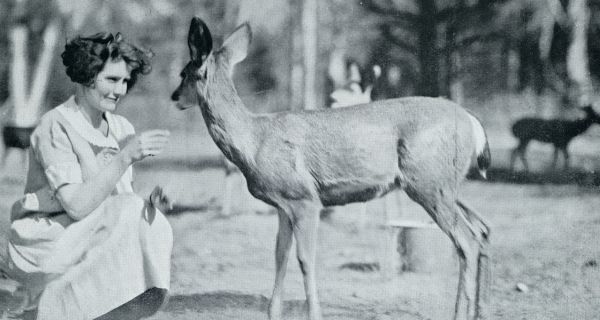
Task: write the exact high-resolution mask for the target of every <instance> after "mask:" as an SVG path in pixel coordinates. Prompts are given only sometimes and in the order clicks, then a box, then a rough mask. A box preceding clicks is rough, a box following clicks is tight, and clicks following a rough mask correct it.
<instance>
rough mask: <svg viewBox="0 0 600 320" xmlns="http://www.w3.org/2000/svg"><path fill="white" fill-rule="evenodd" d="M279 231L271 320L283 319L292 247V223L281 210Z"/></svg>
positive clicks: (270, 305)
mask: <svg viewBox="0 0 600 320" xmlns="http://www.w3.org/2000/svg"><path fill="white" fill-rule="evenodd" d="M278 213H279V231H278V232H277V243H276V245H275V284H274V285H273V295H272V296H271V303H270V304H269V319H271V320H277V319H281V311H282V309H281V308H282V307H281V306H282V296H283V281H284V279H285V272H286V269H287V262H288V257H289V256H290V249H291V247H292V223H291V221H290V219H289V217H288V216H287V214H286V213H285V212H284V211H283V210H281V209H280V210H279V212H278Z"/></svg>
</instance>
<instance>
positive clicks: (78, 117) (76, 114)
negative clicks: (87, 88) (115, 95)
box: [56, 96, 119, 149]
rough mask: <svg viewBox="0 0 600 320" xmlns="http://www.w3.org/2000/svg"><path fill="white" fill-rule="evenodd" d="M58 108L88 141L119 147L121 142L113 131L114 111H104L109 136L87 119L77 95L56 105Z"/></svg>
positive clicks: (97, 144)
mask: <svg viewBox="0 0 600 320" xmlns="http://www.w3.org/2000/svg"><path fill="white" fill-rule="evenodd" d="M56 109H57V111H58V112H60V114H61V115H62V116H63V117H64V118H65V119H66V120H67V121H68V122H69V124H71V126H73V128H74V129H75V131H77V133H78V134H79V135H80V136H81V137H83V138H84V139H85V140H86V141H87V142H89V143H91V144H94V145H96V146H98V147H103V148H115V149H119V144H118V143H117V140H116V139H115V137H114V134H113V132H112V131H113V128H114V125H115V120H114V115H113V114H112V113H110V112H108V111H107V112H104V116H105V117H106V121H107V122H108V136H104V135H103V134H102V133H101V132H100V131H98V130H97V129H96V128H94V127H93V126H92V125H91V124H90V123H89V122H88V121H87V120H86V119H85V116H84V115H83V113H82V112H81V107H80V106H79V105H77V103H76V102H75V96H71V97H70V98H69V100H67V101H66V102H65V103H63V104H61V105H59V106H58V107H56Z"/></svg>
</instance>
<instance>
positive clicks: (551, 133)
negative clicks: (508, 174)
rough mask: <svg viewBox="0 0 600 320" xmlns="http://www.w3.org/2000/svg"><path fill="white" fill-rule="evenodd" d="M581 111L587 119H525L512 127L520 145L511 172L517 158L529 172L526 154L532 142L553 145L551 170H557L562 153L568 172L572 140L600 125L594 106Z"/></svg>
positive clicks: (564, 167) (511, 161) (513, 159)
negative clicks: (559, 155) (593, 126)
mask: <svg viewBox="0 0 600 320" xmlns="http://www.w3.org/2000/svg"><path fill="white" fill-rule="evenodd" d="M581 109H582V110H583V111H584V112H585V117H584V118H582V119H577V120H566V119H542V118H523V119H520V120H518V121H516V122H515V123H514V124H513V126H512V133H513V135H514V136H515V137H516V138H517V139H518V140H519V144H518V145H517V146H516V147H515V148H514V149H513V151H512V152H511V158H510V168H511V170H512V171H514V169H515V164H516V160H517V157H519V158H521V162H522V163H523V167H524V169H525V171H526V172H528V171H529V165H528V163H527V159H526V158H525V152H526V149H527V146H528V145H529V143H530V142H531V141H532V140H536V141H540V142H544V143H550V144H552V145H553V146H554V156H553V160H552V166H551V168H552V169H555V168H556V165H557V162H558V153H559V152H561V153H562V154H563V159H564V162H563V169H564V170H567V169H568V168H569V158H570V157H569V151H568V146H569V143H570V142H571V140H573V138H575V137H576V136H578V135H580V134H582V133H584V132H585V131H587V130H588V129H589V128H590V127H591V126H592V125H593V124H600V115H598V113H596V111H594V108H593V107H592V106H590V105H588V106H585V107H582V108H581Z"/></svg>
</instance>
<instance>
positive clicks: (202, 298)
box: [162, 291, 305, 316]
mask: <svg viewBox="0 0 600 320" xmlns="http://www.w3.org/2000/svg"><path fill="white" fill-rule="evenodd" d="M268 306H269V299H268V298H267V297H265V296H263V295H256V294H246V293H240V292H231V291H216V292H207V293H196V294H191V295H177V296H172V297H170V298H169V302H168V303H167V305H166V306H165V307H164V308H163V309H162V311H163V312H169V313H178V312H182V311H192V312H202V313H207V312H215V313H219V312H220V311H222V310H229V311H231V310H232V309H240V310H247V311H256V312H260V313H265V314H266V312H267V309H268ZM304 310H305V304H304V301H303V300H290V301H285V302H284V310H283V313H284V314H285V315H288V316H289V315H303V314H304Z"/></svg>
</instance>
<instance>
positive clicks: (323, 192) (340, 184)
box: [319, 175, 402, 206]
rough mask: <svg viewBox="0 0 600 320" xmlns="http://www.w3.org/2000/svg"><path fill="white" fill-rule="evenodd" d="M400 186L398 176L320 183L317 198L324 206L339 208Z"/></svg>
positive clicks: (367, 199) (380, 194) (372, 197)
mask: <svg viewBox="0 0 600 320" xmlns="http://www.w3.org/2000/svg"><path fill="white" fill-rule="evenodd" d="M401 185H402V182H401V179H400V177H399V176H395V175H387V176H373V177H368V178H364V177H363V178H357V179H346V180H342V179H340V180H337V181H329V182H324V183H323V182H322V183H321V185H320V188H319V197H320V198H321V202H322V203H323V205H325V206H339V205H345V204H348V203H352V202H364V201H369V200H372V199H375V198H379V197H381V196H383V195H385V194H386V193H388V192H390V191H391V190H393V189H396V188H400V187H401Z"/></svg>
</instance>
